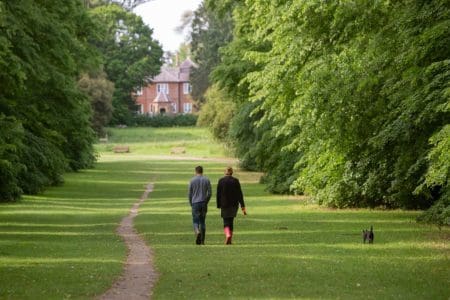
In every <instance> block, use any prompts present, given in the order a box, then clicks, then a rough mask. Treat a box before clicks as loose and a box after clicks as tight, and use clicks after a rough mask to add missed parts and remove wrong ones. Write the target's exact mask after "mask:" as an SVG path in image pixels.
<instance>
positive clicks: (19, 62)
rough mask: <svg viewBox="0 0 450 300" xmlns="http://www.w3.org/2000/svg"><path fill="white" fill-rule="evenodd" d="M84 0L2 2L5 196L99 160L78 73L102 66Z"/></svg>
mask: <svg viewBox="0 0 450 300" xmlns="http://www.w3.org/2000/svg"><path fill="white" fill-rule="evenodd" d="M94 28H95V26H93V23H92V20H91V19H90V18H89V16H88V15H87V13H86V10H85V9H84V7H83V5H82V2H80V1H78V0H71V1H66V2H65V4H64V5H60V3H59V2H58V1H53V0H49V1H44V2H42V1H39V2H38V1H33V0H28V1H19V2H18V1H0V82H1V89H0V123H1V126H0V128H1V130H0V201H5V200H14V199H17V198H19V197H20V195H21V193H23V192H26V193H36V192H39V191H41V190H42V189H43V188H44V187H45V186H48V185H53V184H58V183H60V182H62V174H63V173H64V172H65V171H66V170H78V169H80V168H85V167H88V166H91V165H92V163H93V162H94V158H95V157H94V153H93V148H92V142H93V138H94V135H93V131H92V129H91V127H90V115H91V110H90V105H89V101H88V99H87V97H86V96H85V95H84V94H83V93H82V92H80V91H79V89H78V87H77V76H78V75H79V74H80V73H81V72H83V71H86V70H88V69H90V68H93V67H95V66H96V65H98V63H99V56H98V54H97V52H96V51H95V49H94V48H92V47H91V46H90V45H89V43H88V39H89V36H91V35H92V34H93V30H94Z"/></svg>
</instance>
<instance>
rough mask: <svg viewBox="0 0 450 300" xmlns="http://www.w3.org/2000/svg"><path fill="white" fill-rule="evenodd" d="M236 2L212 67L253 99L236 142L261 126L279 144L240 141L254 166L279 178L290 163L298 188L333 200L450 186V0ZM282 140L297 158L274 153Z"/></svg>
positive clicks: (417, 195)
mask: <svg viewBox="0 0 450 300" xmlns="http://www.w3.org/2000/svg"><path fill="white" fill-rule="evenodd" d="M230 3H231V5H237V6H235V8H234V11H233V17H234V24H235V29H234V31H233V41H232V42H231V43H230V44H229V45H227V46H226V47H225V48H224V49H223V50H222V52H221V53H222V58H221V59H222V63H221V64H220V65H219V66H218V67H216V68H215V70H214V72H213V76H214V79H215V80H216V81H217V82H218V84H219V85H220V86H221V87H223V88H227V89H228V91H229V92H230V93H231V94H234V95H235V97H233V99H234V100H235V101H237V102H238V103H242V104H241V105H242V106H241V107H242V108H245V107H249V108H250V107H251V110H250V111H249V110H247V113H246V114H244V115H242V117H243V118H245V119H244V120H251V118H254V119H253V120H252V121H251V122H250V126H253V128H254V129H255V130H249V129H251V128H252V127H249V123H248V122H243V119H242V117H241V118H240V119H236V122H234V123H233V125H232V128H236V129H235V130H232V131H231V132H242V133H245V132H246V134H244V135H235V144H236V147H237V148H238V149H239V148H240V147H242V145H245V141H248V140H254V141H258V140H262V136H261V135H260V131H259V129H261V128H264V132H265V133H266V134H268V135H269V136H270V137H271V138H272V140H273V141H274V144H277V143H279V146H278V148H277V149H279V151H273V152H272V154H270V153H267V152H265V149H264V148H261V149H259V150H255V146H253V148H250V147H249V148H248V149H247V150H248V151H242V152H241V153H252V152H253V154H252V157H253V158H252V159H251V160H250V161H251V162H253V164H252V165H256V166H258V167H259V168H262V169H263V171H265V172H267V174H268V179H269V180H271V178H273V179H275V178H276V176H272V175H273V174H277V172H274V170H277V166H281V165H283V164H285V163H286V165H285V167H283V168H281V169H280V170H285V171H289V172H291V171H292V170H294V171H295V173H294V174H295V175H294V177H295V180H294V181H291V182H292V184H291V185H290V188H291V189H292V190H294V191H296V192H299V193H300V192H306V193H308V194H310V195H312V196H314V197H315V199H316V200H317V201H318V202H320V203H324V204H328V205H331V206H339V207H345V206H379V205H382V206H388V207H410V208H417V207H428V206H429V205H430V204H432V203H433V202H435V201H436V200H438V199H442V198H443V197H447V196H446V195H448V193H447V192H446V191H447V181H448V173H446V172H447V171H446V170H448V162H447V163H443V164H444V166H445V167H443V168H437V169H436V167H433V166H435V165H436V161H440V162H441V161H442V160H441V159H439V157H441V155H442V154H441V153H442V149H445V146H444V145H445V144H446V143H445V141H446V140H447V139H448V137H447V135H448V131H445V130H444V128H446V127H445V126H447V125H448V120H449V111H448V105H446V104H447V103H448V100H449V96H448V95H449V94H448V83H449V82H450V81H449V63H448V61H449V58H450V55H449V51H450V47H448V45H449V44H450V43H449V37H450V34H449V28H450V26H448V25H449V11H450V9H449V2H448V1H445V0H435V1H412V0H411V1H401V2H390V1H343V2H342V1H341V2H334V1H320V2H319V1H299V0H298V1H296V0H292V1H283V2H279V1H266V0H255V1H252V2H242V1H227V3H225V6H226V5H230ZM219 9H221V7H219ZM249 103H252V104H249ZM238 110H239V108H238ZM240 111H244V110H242V109H241V110H240ZM245 115H247V116H249V117H246V116H245ZM239 122H240V123H241V124H243V125H240V124H239ZM251 124H253V125H251ZM239 129H242V130H239ZM267 132H268V133H267ZM243 149H245V148H243ZM243 149H242V150H243ZM250 150H253V151H250ZM274 150H276V149H274ZM283 151H284V152H287V153H291V154H292V159H289V160H287V161H284V162H281V161H280V160H278V161H279V163H277V160H276V159H275V158H276V157H277V155H279V153H280V152H283ZM266 154H267V156H265V155H266ZM246 157H248V154H247V156H246ZM261 158H265V160H266V161H271V160H273V161H274V162H275V164H274V165H272V166H263V165H260V164H259V163H258V160H261ZM436 174H439V176H438V178H439V179H438V180H437V179H431V178H436V177H435V175H436ZM431 182H433V183H431Z"/></svg>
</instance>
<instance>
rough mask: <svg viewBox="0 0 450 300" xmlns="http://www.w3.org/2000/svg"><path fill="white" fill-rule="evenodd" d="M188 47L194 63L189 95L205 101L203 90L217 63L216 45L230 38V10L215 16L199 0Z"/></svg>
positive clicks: (213, 12) (200, 103)
mask: <svg viewBox="0 0 450 300" xmlns="http://www.w3.org/2000/svg"><path fill="white" fill-rule="evenodd" d="M191 27H192V28H191V29H192V30H191V51H192V55H193V59H194V61H195V62H196V64H197V65H198V67H197V68H194V69H193V70H192V73H191V78H190V80H191V83H192V97H193V98H194V99H195V100H196V101H197V103H198V104H199V106H201V105H202V104H203V103H204V102H205V93H206V91H207V89H208V87H209V86H210V84H211V82H210V79H209V75H210V73H211V71H212V70H213V69H214V68H215V67H216V66H217V65H218V64H219V63H220V55H219V49H220V47H222V46H223V45H225V44H226V43H228V42H229V41H230V40H231V37H232V35H231V32H232V20H231V14H230V13H227V14H224V15H222V16H219V15H218V14H217V12H216V11H214V10H212V9H210V8H209V6H208V5H205V4H204V3H202V4H201V5H200V6H199V8H198V9H197V10H196V11H195V12H194V17H193V20H192V23H191Z"/></svg>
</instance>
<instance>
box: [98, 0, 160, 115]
mask: <svg viewBox="0 0 450 300" xmlns="http://www.w3.org/2000/svg"><path fill="white" fill-rule="evenodd" d="M90 14H91V16H92V17H93V18H94V19H95V20H96V22H97V25H98V26H99V27H100V28H102V29H103V31H102V32H101V34H100V35H98V36H97V39H96V41H95V45H96V46H97V48H98V49H99V51H100V52H101V53H102V54H103V58H104V70H105V72H106V74H107V75H108V79H109V80H111V81H112V82H113V83H114V86H115V90H114V94H113V101H112V103H113V108H114V111H113V118H112V122H113V123H116V124H117V123H125V124H127V123H128V122H129V121H130V118H131V116H132V115H133V113H134V112H135V111H136V104H135V99H134V97H133V95H132V92H133V91H134V92H135V91H137V90H138V89H140V88H141V87H142V86H144V85H145V84H146V82H147V80H148V79H149V78H150V77H153V76H155V75H156V74H158V73H159V70H160V67H161V64H162V54H163V51H162V48H161V46H160V45H159V43H158V42H157V41H156V40H154V39H153V37H152V33H153V31H152V29H150V28H149V27H148V26H147V25H145V24H144V22H143V21H142V19H141V17H139V16H137V15H136V14H134V13H132V12H129V11H127V10H125V9H123V8H122V7H120V6H118V5H105V6H99V7H97V8H95V9H92V10H91V11H90Z"/></svg>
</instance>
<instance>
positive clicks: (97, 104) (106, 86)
mask: <svg viewBox="0 0 450 300" xmlns="http://www.w3.org/2000/svg"><path fill="white" fill-rule="evenodd" d="M78 86H79V87H80V89H81V90H82V91H83V92H84V93H85V94H86V95H87V96H88V97H89V99H90V100H91V107H92V111H93V115H92V119H91V123H92V128H93V129H94V130H95V132H96V133H97V136H99V137H102V136H104V135H105V131H104V127H105V126H106V125H107V124H108V122H109V121H110V119H111V116H112V96H113V92H114V84H113V83H112V82H111V81H109V80H108V79H107V78H106V74H105V72H103V71H101V72H97V73H92V74H89V73H87V74H84V75H83V76H81V78H80V80H78Z"/></svg>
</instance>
